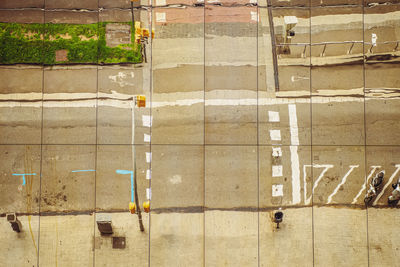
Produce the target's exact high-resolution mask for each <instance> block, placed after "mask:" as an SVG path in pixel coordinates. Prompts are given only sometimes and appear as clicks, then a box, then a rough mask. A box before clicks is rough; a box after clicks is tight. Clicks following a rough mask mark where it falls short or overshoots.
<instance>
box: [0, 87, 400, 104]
mask: <svg viewBox="0 0 400 267" xmlns="http://www.w3.org/2000/svg"><path fill="white" fill-rule="evenodd" d="M216 91H218V90H216ZM221 91H223V90H221ZM221 94H222V93H221ZM307 94H308V95H309V92H307ZM164 95H165V96H164ZM194 95H197V96H198V98H193V96H194ZM203 95H204V92H203V91H201V92H199V91H195V92H190V93H170V94H163V99H164V98H165V99H174V101H153V102H152V107H153V108H158V107H176V106H192V105H196V104H203V103H204V104H205V105H206V106H238V105H240V106H253V105H257V104H258V105H259V106H270V105H288V104H295V103H298V104H309V103H310V99H307V98H305V96H306V94H304V97H301V96H300V97H298V98H294V97H293V98H273V97H271V98H264V97H260V98H259V99H258V102H257V98H256V97H254V98H247V99H243V98H238V99H226V98H221V99H220V98H218V97H216V98H213V99H207V100H206V101H204V98H202V96H203ZM222 95H223V94H222ZM96 97H97V94H95V93H57V94H43V99H45V100H46V101H44V102H42V101H41V100H42V94H41V93H20V94H0V99H1V100H5V101H2V102H0V108H4V107H7V108H14V107H33V108H41V107H42V104H43V106H45V107H49V108H66V107H95V106H96ZM98 97H100V98H102V99H98V106H109V107H115V108H130V106H131V105H130V102H131V100H129V98H132V97H133V95H129V94H119V93H111V94H106V93H99V94H98ZM156 97H161V95H159V94H154V98H156ZM88 98H89V99H88ZM107 98H108V99H107ZM374 99H386V98H385V97H382V98H374ZM392 99H399V98H398V97H395V96H392ZM20 100H25V101H23V102H21V101H20ZM71 100H74V101H71ZM369 100H370V99H365V101H369ZM29 101H32V102H29ZM363 101H364V98H361V97H351V96H347V97H330V96H325V97H318V96H315V97H313V104H324V103H332V102H363Z"/></svg>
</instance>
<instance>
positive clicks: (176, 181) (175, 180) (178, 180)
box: [169, 174, 182, 184]
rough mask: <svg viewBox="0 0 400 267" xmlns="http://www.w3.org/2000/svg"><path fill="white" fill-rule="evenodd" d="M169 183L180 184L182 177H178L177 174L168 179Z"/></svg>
mask: <svg viewBox="0 0 400 267" xmlns="http://www.w3.org/2000/svg"><path fill="white" fill-rule="evenodd" d="M169 181H170V182H171V184H180V183H182V176H180V175H179V174H175V175H174V176H172V177H171V178H170V179H169Z"/></svg>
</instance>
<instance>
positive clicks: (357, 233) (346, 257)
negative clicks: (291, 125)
mask: <svg viewBox="0 0 400 267" xmlns="http://www.w3.org/2000/svg"><path fill="white" fill-rule="evenodd" d="M312 153H313V154H312V155H313V165H314V167H313V181H314V185H313V205H314V207H313V217H314V260H315V264H316V265H318V266H326V265H327V264H329V263H330V262H337V263H338V264H340V265H343V266H355V265H357V266H364V265H368V244H367V218H366V216H367V214H366V211H365V210H364V209H360V208H361V207H363V206H364V199H363V195H361V196H360V195H359V191H360V188H361V187H362V185H363V183H365V148H364V147H362V146H313V151H312ZM339 207H343V208H339ZM356 207H359V208H356ZM355 222H357V223H355ZM338 244H340V246H339V245H338Z"/></svg>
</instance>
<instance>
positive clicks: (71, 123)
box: [43, 2, 99, 144]
mask: <svg viewBox="0 0 400 267" xmlns="http://www.w3.org/2000/svg"><path fill="white" fill-rule="evenodd" d="M46 4H47V2H46ZM60 4H62V3H60ZM46 8H48V7H47V5H46ZM45 23H46V24H45V30H46V34H45V55H44V58H45V60H44V61H45V64H46V67H45V70H44V89H43V91H44V96H43V98H44V104H43V105H44V107H43V142H44V143H47V144H95V143H96V102H97V101H96V96H97V66H95V65H93V64H96V63H97V50H98V42H99V35H98V28H99V24H98V14H97V12H93V11H72V10H67V9H59V10H48V9H46V12H45ZM77 63H80V64H79V65H72V64H77ZM82 63H83V64H82Z"/></svg>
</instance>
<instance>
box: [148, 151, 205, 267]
mask: <svg viewBox="0 0 400 267" xmlns="http://www.w3.org/2000/svg"><path fill="white" fill-rule="evenodd" d="M152 154H153V160H154V161H153V164H152V180H151V189H152V194H153V195H154V196H153V198H152V211H153V213H152V214H151V232H150V253H151V254H150V262H151V265H154V266H178V265H183V266H204V263H203V261H204V252H203V247H204V239H203V236H204V213H203V204H204V162H203V159H204V149H203V147H202V146H191V145H185V146H172V145H168V146H164V145H162V146H158V145H156V146H152Z"/></svg>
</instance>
